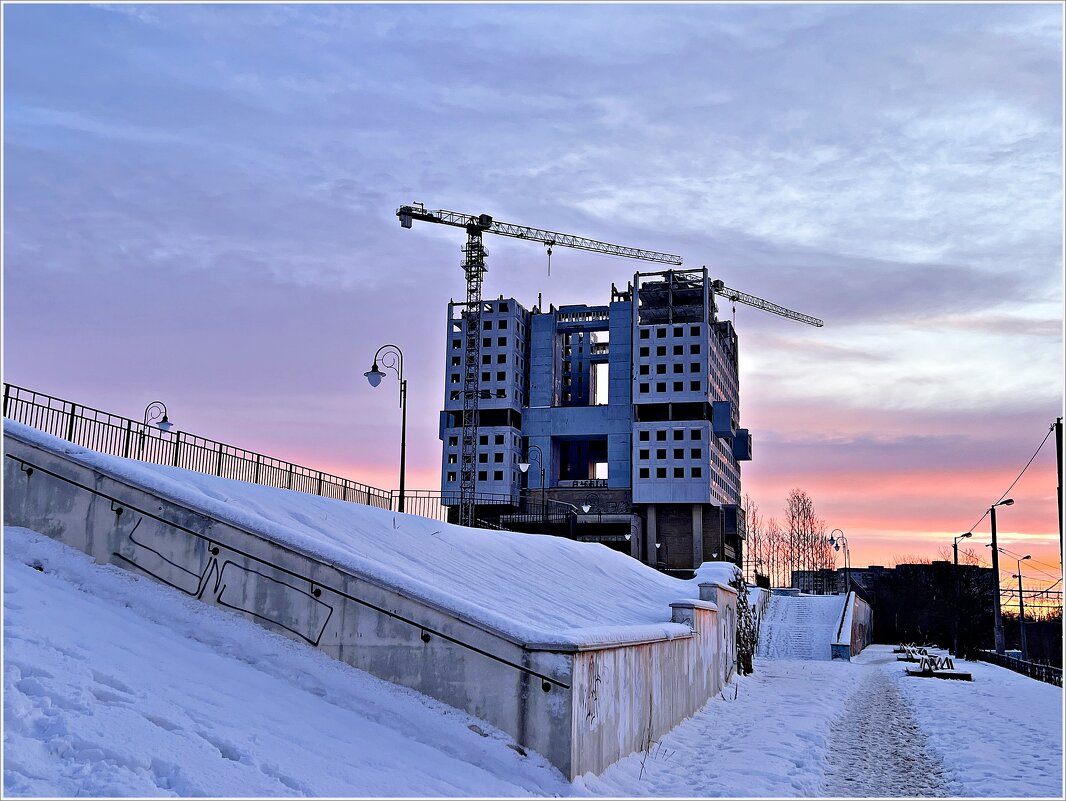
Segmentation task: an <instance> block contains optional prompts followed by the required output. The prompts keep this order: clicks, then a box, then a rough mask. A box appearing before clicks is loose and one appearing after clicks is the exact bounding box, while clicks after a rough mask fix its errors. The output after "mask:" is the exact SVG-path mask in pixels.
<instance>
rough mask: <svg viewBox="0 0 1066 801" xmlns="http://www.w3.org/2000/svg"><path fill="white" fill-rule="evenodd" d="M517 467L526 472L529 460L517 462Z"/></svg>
mask: <svg viewBox="0 0 1066 801" xmlns="http://www.w3.org/2000/svg"><path fill="white" fill-rule="evenodd" d="M518 469H519V470H521V471H522V472H523V473H524V472H526V471H527V470H528V469H529V462H519V463H518Z"/></svg>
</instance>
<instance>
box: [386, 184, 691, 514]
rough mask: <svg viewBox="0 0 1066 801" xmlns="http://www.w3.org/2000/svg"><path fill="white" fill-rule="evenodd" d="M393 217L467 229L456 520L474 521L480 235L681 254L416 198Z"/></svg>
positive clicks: (665, 256) (658, 257)
mask: <svg viewBox="0 0 1066 801" xmlns="http://www.w3.org/2000/svg"><path fill="white" fill-rule="evenodd" d="M396 216H397V217H399V218H400V225H401V226H402V227H404V228H411V227H412V223H413V221H414V220H420V221H422V222H431V223H439V224H442V225H452V226H455V227H457V228H464V229H466V244H465V245H464V246H463V253H464V254H465V258H464V259H463V272H464V273H465V274H466V310H465V311H464V312H463V319H464V321H465V323H466V325H465V331H464V339H463V345H464V347H463V420H462V423H463V426H462V427H463V431H462V438H461V448H462V459H461V463H460V470H459V524H460V525H463V526H473V525H474V523H475V522H476V521H475V519H474V516H475V514H474V494H475V489H476V483H475V478H476V476H477V428H478V405H479V404H478V400H479V399H480V397H481V392H480V390H479V388H478V383H479V378H480V376H479V370H480V367H479V365H480V362H481V286H482V283H483V282H484V278H485V269H486V268H485V257H486V256H487V255H488V252H487V251H486V250H485V246H484V242H483V234H484V233H486V232H488V233H491V234H498V235H500V236H510V237H514V238H515V239H526V240H529V241H533V242H541V243H542V244H544V245H547V247H548V255H549V257H550V256H551V249H552V247H554V246H555V245H562V246H563V247H569V248H576V249H578V250H588V251H592V252H594V253H603V254H606V255H608V256H622V257H624V258H628V259H640V260H642V261H651V262H659V263H661V264H681V257H680V256H675V255H673V254H671V253H659V252H657V251H653V250H643V249H641V248H631V247H625V246H622V245H612V244H611V243H609V242H600V241H599V240H596V239H587V238H586V237H582V236H574V235H573V234H563V233H559V232H557V231H548V230H546V229H543V228H530V227H527V226H524V225H514V224H513V223H505V222H499V221H497V220H493V219H492V217H491V216H490V215H488V214H463V213H462V212H457V211H447V210H446V209H437V210H435V211H430V210H427V209H426V208H425V206H423V205H422V204H421V203H415V204H413V205H409V206H400V208H398V209H397V210H396Z"/></svg>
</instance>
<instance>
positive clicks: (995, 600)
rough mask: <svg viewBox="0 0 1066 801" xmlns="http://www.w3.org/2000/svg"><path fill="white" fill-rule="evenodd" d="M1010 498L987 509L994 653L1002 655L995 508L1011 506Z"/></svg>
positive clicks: (1001, 621) (1012, 501) (1011, 500)
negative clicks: (990, 540) (989, 521)
mask: <svg viewBox="0 0 1066 801" xmlns="http://www.w3.org/2000/svg"><path fill="white" fill-rule="evenodd" d="M1013 503H1014V500H1013V499H1012V498H1007V499H1005V500H1002V501H1000V502H999V503H994V504H992V506H991V507H989V510H988V511H989V514H991V516H992V614H993V615H994V617H995V633H996V653H997V654H999V655H1001V656H1002V655H1003V651H1004V645H1003V614H1002V612H1001V610H1000V608H999V543H997V542H996V507H997V506H1011V505H1012V504H1013Z"/></svg>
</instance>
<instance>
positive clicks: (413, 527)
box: [4, 420, 734, 645]
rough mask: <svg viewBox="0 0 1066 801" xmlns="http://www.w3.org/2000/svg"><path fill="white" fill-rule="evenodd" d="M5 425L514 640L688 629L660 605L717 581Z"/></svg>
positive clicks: (717, 574)
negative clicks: (146, 459) (181, 466)
mask: <svg viewBox="0 0 1066 801" xmlns="http://www.w3.org/2000/svg"><path fill="white" fill-rule="evenodd" d="M4 429H5V432H10V433H12V434H13V435H15V436H18V437H19V438H22V439H25V440H27V441H29V442H32V443H38V444H40V445H42V446H44V447H47V448H51V449H55V450H58V451H60V452H62V453H65V454H66V455H67V456H69V458H72V459H74V460H76V461H79V462H82V463H84V464H87V465H90V466H93V467H96V468H99V469H101V470H104V471H106V472H108V473H110V474H111V475H114V476H116V477H118V478H124V479H127V480H130V481H132V482H135V483H137V484H139V485H141V486H143V487H145V488H146V489H149V490H151V491H154V492H158V493H160V494H162V495H163V496H165V497H168V498H170V499H172V500H174V501H177V502H179V503H183V504H186V505H188V506H190V507H192V508H194V509H197V510H200V511H203V512H204V513H206V514H207V515H210V516H213V517H217V518H218V519H220V520H223V521H226V522H229V523H232V524H234V525H237V526H242V527H244V528H247V529H250V530H252V531H255V532H259V533H261V534H263V535H264V536H266V537H268V538H270V539H273V540H275V541H277V542H279V543H282V544H285V545H288V546H290V547H292V548H293V549H295V550H298V551H300V552H303V553H305V554H308V555H310V556H313V557H315V558H318V559H322V560H324V561H326V562H328V563H330V564H334V565H337V566H338V567H340V568H342V569H346V570H349V571H351V572H353V573H354V574H356V575H360V576H365V577H368V578H371V579H373V580H375V581H378V582H380V583H382V584H383V585H385V586H387V587H391V588H395V589H399V590H400V591H402V592H404V593H406V594H409V595H413V596H415V597H419V598H423V599H425V600H427V601H430V602H432V603H435V604H438V605H440V606H443V607H444V608H446V609H450V610H452V611H454V612H456V613H458V614H460V615H462V616H463V617H465V618H467V619H470V620H474V621H479V622H481V623H483V624H485V625H487V626H490V627H492V628H495V629H496V630H497V631H500V632H502V633H504V634H506V635H508V636H510V637H513V638H514V639H516V640H518V641H519V642H557V643H564V644H576V645H582V644H588V643H606V642H612V641H616V640H619V639H632V638H634V637H670V636H678V635H684V634H687V633H688V631H689V629H688V627H687V626H682V625H680V624H675V623H672V622H670V619H671V611H670V606H669V605H670V603H671V602H672V601H677V600H680V599H686V598H695V597H698V596H699V589H698V587H697V586H696V585H697V584H698V583H699V582H701V581H711V580H716V581H727V580H728V576H729V575H731V573H732V571H733V569H734V568H733V566H732V565H731V564H728V563H708V564H705V565H704V566H703V567H702V568H701V569H700V571H699V572H698V574H697V577H696V578H695V579H693V580H691V581H680V580H678V579H674V578H670V577H669V576H666V575H664V574H662V573H660V572H658V571H656V570H653V569H652V568H649V567H647V566H646V565H643V564H641V563H640V562H638V561H637V560H636V559H632V558H630V557H629V556H627V555H625V554H622V553H619V552H617V551H613V550H611V549H609V548H607V547H605V546H603V545H600V544H596V543H579V542H573V541H570V540H566V539H563V538H559V537H546V536H542V535H537V534H516V533H511V532H506V531H490V530H486V529H469V528H463V527H460V526H454V525H449V524H448V523H441V522H439V521H436V520H431V519H428V518H424V517H417V516H414V515H404V514H399V513H396V512H390V511H387V510H384V509H377V508H372V507H369V506H363V505H361V504H354V503H345V502H343V501H337V500H333V499H330V498H321V497H318V496H314V495H307V494H304V493H299V492H291V491H289V490H281V489H275V488H273V487H264V486H260V485H256V484H250V483H246V482H243V481H232V480H229V479H223V478H217V477H215V476H209V475H204V474H202V473H195V472H191V471H189V470H182V469H178V468H174V467H163V466H160V465H154V464H148V463H146V462H138V461H134V460H131V459H122V458H119V457H115V456H108V455H106V454H101V453H97V452H95V451H91V450H87V449H85V448H81V447H79V446H77V445H73V444H71V443H70V442H67V441H65V440H61V439H58V438H56V437H52V436H50V435H48V434H45V433H42V432H40V431H38V430H36V429H33V428H30V427H29V426H24V425H21V424H19V423H15V422H12V421H10V420H5V421H4Z"/></svg>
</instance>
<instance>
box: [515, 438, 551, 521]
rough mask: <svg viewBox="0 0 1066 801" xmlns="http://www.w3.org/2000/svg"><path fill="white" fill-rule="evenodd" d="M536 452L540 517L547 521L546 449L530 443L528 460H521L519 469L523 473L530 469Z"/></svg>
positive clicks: (527, 454) (527, 452) (527, 450)
mask: <svg viewBox="0 0 1066 801" xmlns="http://www.w3.org/2000/svg"><path fill="white" fill-rule="evenodd" d="M534 453H535V454H536V457H537V464H539V465H540V519H541V522H546V521H547V514H548V513H547V505H546V504H545V502H544V451H542V450H541V449H540V446H539V445H530V446H529V447H528V448H526V461H524V462H519V463H518V469H519V470H521V471H522V472H523V473H524V472H526V471H527V470H529V466H530V465H531V464H532V459H533V456H534Z"/></svg>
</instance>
